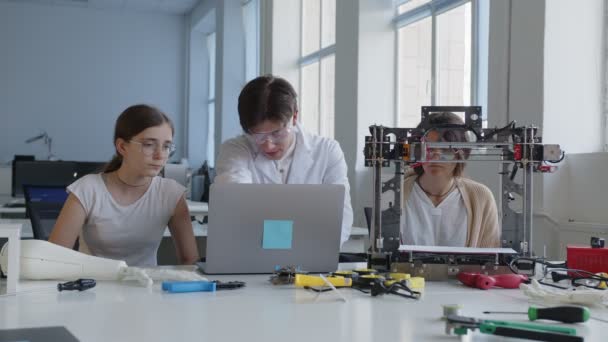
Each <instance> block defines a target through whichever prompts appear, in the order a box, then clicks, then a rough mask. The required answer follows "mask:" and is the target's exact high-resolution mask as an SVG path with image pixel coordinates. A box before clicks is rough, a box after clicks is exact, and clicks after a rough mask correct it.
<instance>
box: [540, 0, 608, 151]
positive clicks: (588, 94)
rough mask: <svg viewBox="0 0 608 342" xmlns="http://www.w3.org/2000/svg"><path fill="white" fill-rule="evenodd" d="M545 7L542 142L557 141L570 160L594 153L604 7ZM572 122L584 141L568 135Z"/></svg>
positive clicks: (557, 1)
mask: <svg viewBox="0 0 608 342" xmlns="http://www.w3.org/2000/svg"><path fill="white" fill-rule="evenodd" d="M546 7H547V15H546V16H547V19H546V29H545V61H544V62H545V65H544V69H545V120H544V121H545V122H544V131H545V134H544V136H545V137H546V139H547V141H551V140H553V141H558V140H561V145H562V147H564V149H565V150H566V151H567V152H568V153H569V154H571V153H588V152H599V151H601V150H602V138H603V132H602V131H603V129H604V126H603V124H602V122H603V121H602V108H601V105H602V102H601V100H602V92H601V82H602V67H601V63H605V61H604V60H603V59H602V52H603V46H604V44H603V40H602V30H603V13H604V1H601V0H586V1H569V0H551V1H547V6H546ZM575 122H577V123H580V124H579V125H580V127H581V129H582V131H584V135H579V134H577V133H582V131H578V132H577V131H573V128H574V127H573V125H572V124H574V123H575ZM567 136H570V137H572V139H563V137H567Z"/></svg>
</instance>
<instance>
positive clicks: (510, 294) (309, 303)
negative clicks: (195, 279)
mask: <svg viewBox="0 0 608 342" xmlns="http://www.w3.org/2000/svg"><path fill="white" fill-rule="evenodd" d="M211 279H219V280H225V281H228V280H241V281H245V282H247V286H246V287H245V288H243V289H239V290H234V291H220V292H216V293H203V292H194V293H184V294H167V293H162V292H161V290H160V285H159V284H155V285H154V286H153V288H151V289H146V288H142V287H139V286H137V285H135V284H134V283H117V282H99V283H98V285H97V287H95V288H93V289H91V290H87V291H85V292H80V293H79V292H57V291H56V290H54V289H53V288H54V287H55V286H56V284H57V282H23V283H22V285H21V288H22V290H27V289H32V288H42V287H47V288H49V290H48V291H46V292H30V293H23V294H19V295H17V296H10V297H0V329H14V328H26V327H39V326H57V325H59V326H65V327H66V328H67V329H68V330H70V332H71V333H72V334H74V335H75V336H76V337H77V338H78V339H79V340H80V341H83V342H95V341H265V342H270V341H281V342H299V341H302V342H311V341H313V342H317V341H345V342H358V341H365V342H368V341H379V342H389V341H390V342H393V341H400V342H406V341H459V338H458V337H455V336H447V335H445V333H444V322H443V321H441V320H440V319H439V318H440V317H441V315H442V309H441V305H442V304H462V305H463V314H464V315H467V316H474V317H485V318H492V319H508V320H511V321H524V322H525V321H526V319H525V318H526V317H525V315H522V316H519V315H504V316H501V315H492V316H489V315H483V314H482V312H483V311H484V310H490V309H491V310H506V311H526V309H527V306H528V300H527V299H526V298H525V297H524V296H523V294H522V293H521V292H520V291H519V290H499V289H495V290H489V291H483V290H476V289H470V288H466V287H464V286H462V285H459V284H458V283H456V282H431V283H427V288H426V291H425V294H424V296H423V298H422V299H421V300H419V301H416V300H411V299H404V298H401V297H397V296H393V295H385V296H382V297H375V298H372V297H370V296H369V295H365V294H363V293H360V292H358V291H354V290H341V291H342V293H343V294H344V295H345V296H346V297H347V298H348V302H347V303H343V302H340V301H338V300H336V298H335V297H334V296H333V295H331V294H329V293H323V294H321V295H320V296H319V297H318V300H317V301H316V302H315V300H314V298H315V296H316V294H315V293H312V292H308V291H306V290H302V289H298V290H296V289H294V288H293V287H291V286H278V287H273V286H272V285H270V283H269V282H268V276H261V275H257V276H239V275H234V276H221V277H215V276H212V277H211ZM592 316H594V317H602V318H604V319H607V318H608V310H607V309H597V308H593V309H592ZM572 326H574V327H576V328H577V331H578V334H579V335H583V336H585V337H586V339H585V341H587V342H593V341H605V338H606V336H605V330H606V327H608V325H607V324H606V323H601V322H598V321H594V320H590V321H589V322H587V323H584V324H577V325H572ZM471 337H472V336H468V338H465V339H463V340H465V341H467V340H468V341H470V340H474V341H503V339H502V338H497V337H494V336H490V335H483V334H479V333H476V334H475V335H474V338H471ZM504 341H507V340H506V339H504ZM508 341H515V340H511V339H509V340H508Z"/></svg>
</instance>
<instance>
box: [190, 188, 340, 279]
mask: <svg viewBox="0 0 608 342" xmlns="http://www.w3.org/2000/svg"><path fill="white" fill-rule="evenodd" d="M343 211H344V186H343V185H328V184H319V185H317V184H302V185H299V184H297V185H296V184H213V185H212V186H211V194H210V198H209V222H208V234H207V253H206V262H205V263H203V264H199V268H202V271H203V272H204V273H207V274H247V273H272V272H273V271H274V270H275V267H276V266H300V268H301V269H302V270H303V271H310V272H330V271H334V270H336V268H337V267H338V257H339V250H340V235H341V230H342V215H343Z"/></svg>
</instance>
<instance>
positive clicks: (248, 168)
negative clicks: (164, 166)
mask: <svg viewBox="0 0 608 342" xmlns="http://www.w3.org/2000/svg"><path fill="white" fill-rule="evenodd" d="M238 111H239V119H240V123H241V127H242V128H243V131H244V132H245V133H244V134H242V135H240V136H238V137H236V138H233V139H230V140H227V141H225V142H224V143H223V144H222V146H221V147H220V154H219V157H218V160H217V165H216V166H217V169H216V171H217V176H216V177H215V182H217V183H222V182H223V183H256V184H343V185H344V187H345V196H344V214H343V215H344V216H343V219H342V235H341V239H340V241H341V243H344V241H346V240H348V237H349V235H350V231H351V229H352V224H353V210H352V207H351V203H350V187H349V184H348V178H347V175H346V171H347V167H346V161H345V160H344V153H343V152H342V149H341V148H340V145H339V144H338V142H337V141H335V140H334V139H330V138H326V137H321V136H318V135H314V134H311V133H308V132H306V131H305V130H304V129H303V127H302V126H301V125H300V124H299V123H298V114H299V113H298V104H297V94H296V92H295V90H294V89H293V87H292V86H291V84H289V82H287V81H286V80H284V79H282V78H279V77H274V76H270V75H267V76H260V77H258V78H255V79H254V80H252V81H250V82H249V83H247V84H246V85H245V87H244V88H243V90H242V91H241V94H240V95H239V104H238Z"/></svg>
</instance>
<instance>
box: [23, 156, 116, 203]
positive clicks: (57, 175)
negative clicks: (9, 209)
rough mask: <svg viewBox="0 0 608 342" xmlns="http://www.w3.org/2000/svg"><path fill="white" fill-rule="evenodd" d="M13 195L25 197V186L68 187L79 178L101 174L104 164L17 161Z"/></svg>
mask: <svg viewBox="0 0 608 342" xmlns="http://www.w3.org/2000/svg"><path fill="white" fill-rule="evenodd" d="M13 163H14V164H13V177H12V189H11V195H12V196H13V197H23V185H25V184H27V185H35V186H68V185H70V184H72V183H73V182H74V181H75V180H77V179H78V178H80V177H82V176H84V175H87V174H90V173H98V172H101V170H102V168H103V166H104V165H105V163H103V162H76V161H48V160H15V161H14V162H13Z"/></svg>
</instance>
